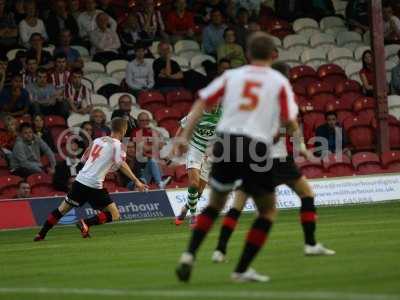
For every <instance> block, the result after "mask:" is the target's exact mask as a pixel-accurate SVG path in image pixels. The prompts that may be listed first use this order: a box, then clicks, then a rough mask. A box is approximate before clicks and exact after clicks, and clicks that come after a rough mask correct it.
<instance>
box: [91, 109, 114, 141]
mask: <svg viewBox="0 0 400 300" xmlns="http://www.w3.org/2000/svg"><path fill="white" fill-rule="evenodd" d="M90 122H91V124H92V127H93V137H94V138H95V139H97V138H98V137H102V136H107V135H110V134H111V130H110V128H109V127H108V126H107V125H106V122H107V116H106V114H105V113H104V112H103V111H102V110H101V109H99V108H96V109H93V110H92V111H91V112H90Z"/></svg>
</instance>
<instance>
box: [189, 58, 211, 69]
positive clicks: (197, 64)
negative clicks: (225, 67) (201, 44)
mask: <svg viewBox="0 0 400 300" xmlns="http://www.w3.org/2000/svg"><path fill="white" fill-rule="evenodd" d="M207 60H209V61H211V62H213V63H215V62H216V60H215V58H214V57H212V56H211V55H206V54H198V55H196V56H194V57H192V59H191V60H190V67H191V68H192V69H194V70H195V69H198V68H201V67H203V65H202V64H203V62H205V61H207Z"/></svg>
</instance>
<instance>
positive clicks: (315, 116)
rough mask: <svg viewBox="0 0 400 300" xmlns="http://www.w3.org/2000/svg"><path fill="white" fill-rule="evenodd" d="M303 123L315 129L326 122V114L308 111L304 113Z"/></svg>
mask: <svg viewBox="0 0 400 300" xmlns="http://www.w3.org/2000/svg"><path fill="white" fill-rule="evenodd" d="M303 123H304V124H307V126H309V128H311V129H312V130H313V131H315V129H317V127H319V126H320V125H322V124H323V123H325V115H324V114H323V113H320V112H314V111H312V112H307V113H305V114H304V115H303Z"/></svg>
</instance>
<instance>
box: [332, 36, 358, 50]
mask: <svg viewBox="0 0 400 300" xmlns="http://www.w3.org/2000/svg"><path fill="white" fill-rule="evenodd" d="M336 42H337V44H338V45H339V46H340V47H345V48H348V49H352V51H354V50H355V49H356V48H357V47H359V46H360V45H362V43H363V39H362V36H361V34H359V33H358V32H355V31H343V32H339V33H338V35H337V37H336Z"/></svg>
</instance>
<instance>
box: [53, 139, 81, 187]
mask: <svg viewBox="0 0 400 300" xmlns="http://www.w3.org/2000/svg"><path fill="white" fill-rule="evenodd" d="M68 146H69V147H67V149H66V157H65V160H62V161H59V162H58V163H57V165H56V169H55V172H54V176H53V185H54V188H55V189H56V190H57V191H63V192H65V193H67V192H68V191H69V188H68V186H69V182H70V178H71V177H72V178H74V177H76V175H78V173H79V171H80V170H81V169H82V168H83V163H82V162H81V160H80V158H79V154H81V152H82V150H81V149H79V145H78V143H77V142H76V141H74V140H73V141H71V143H70V144H69V145H68Z"/></svg>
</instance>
